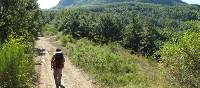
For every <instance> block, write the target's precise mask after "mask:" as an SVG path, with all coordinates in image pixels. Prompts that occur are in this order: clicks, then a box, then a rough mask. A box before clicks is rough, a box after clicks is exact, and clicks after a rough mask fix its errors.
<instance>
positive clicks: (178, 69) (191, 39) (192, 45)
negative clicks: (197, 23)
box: [159, 32, 200, 88]
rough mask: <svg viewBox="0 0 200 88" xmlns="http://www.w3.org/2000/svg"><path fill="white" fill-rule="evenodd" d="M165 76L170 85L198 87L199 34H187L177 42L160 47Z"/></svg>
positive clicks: (187, 87) (199, 67)
mask: <svg viewBox="0 0 200 88" xmlns="http://www.w3.org/2000/svg"><path fill="white" fill-rule="evenodd" d="M159 54H161V56H162V62H163V64H164V68H167V70H166V72H165V75H166V79H167V80H168V81H169V84H170V85H175V87H178V86H181V87H183V88H198V87H199V86H200V33H196V32H187V33H185V34H184V35H183V36H182V37H181V38H180V39H179V40H178V41H177V42H173V43H167V44H165V45H164V46H162V48H161V50H160V52H159Z"/></svg>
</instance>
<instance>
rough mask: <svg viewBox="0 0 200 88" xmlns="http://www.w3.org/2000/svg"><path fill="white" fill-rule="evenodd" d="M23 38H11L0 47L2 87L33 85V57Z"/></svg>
mask: <svg viewBox="0 0 200 88" xmlns="http://www.w3.org/2000/svg"><path fill="white" fill-rule="evenodd" d="M22 40H23V39H10V40H9V41H7V42H6V43H4V44H3V45H2V47H1V49H0V88H29V87H31V82H32V79H31V77H32V73H33V70H34V69H33V59H32V58H33V57H32V54H31V50H30V49H31V47H30V46H28V45H26V44H25V43H23V42H22Z"/></svg>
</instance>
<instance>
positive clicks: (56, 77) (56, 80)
mask: <svg viewBox="0 0 200 88" xmlns="http://www.w3.org/2000/svg"><path fill="white" fill-rule="evenodd" d="M53 75H54V80H55V84H56V87H57V86H58V70H57V69H54V71H53Z"/></svg>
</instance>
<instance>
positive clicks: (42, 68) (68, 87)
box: [35, 37, 95, 88]
mask: <svg viewBox="0 0 200 88" xmlns="http://www.w3.org/2000/svg"><path fill="white" fill-rule="evenodd" d="M35 48H36V49H37V50H38V51H39V54H38V56H37V58H36V62H37V63H38V65H37V66H36V71H37V72H38V74H39V84H38V86H37V88H56V87H55V83H54V78H53V71H52V70H51V69H50V60H51V57H52V55H53V53H54V50H55V49H56V46H54V45H53V44H51V43H50V42H49V41H47V39H46V38H45V37H39V39H38V40H37V41H36V46H35ZM65 59H66V62H65V68H64V69H63V77H62V85H63V86H65V88H95V87H94V86H93V85H92V82H91V80H89V78H88V77H87V76H86V75H84V74H83V73H82V72H81V71H80V70H79V69H77V68H76V67H75V66H73V65H72V64H71V62H70V61H69V60H68V58H67V56H65Z"/></svg>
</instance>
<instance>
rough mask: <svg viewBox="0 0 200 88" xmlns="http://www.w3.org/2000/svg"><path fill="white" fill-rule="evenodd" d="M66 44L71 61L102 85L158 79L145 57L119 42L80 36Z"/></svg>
mask: <svg viewBox="0 0 200 88" xmlns="http://www.w3.org/2000/svg"><path fill="white" fill-rule="evenodd" d="M67 48H68V50H69V58H70V60H71V61H72V63H73V64H75V65H76V66H78V67H81V68H82V69H83V70H84V71H86V72H88V73H89V74H92V75H93V76H94V77H95V79H96V80H97V81H98V83H102V84H103V85H105V86H109V87H117V88H118V87H129V88H131V87H133V85H134V87H138V88H142V87H152V86H153V85H156V84H155V83H156V82H155V80H158V78H157V76H159V75H157V74H158V73H156V72H155V69H154V68H153V67H152V66H151V65H149V62H148V61H147V59H144V58H139V57H136V56H134V55H131V54H130V52H128V51H127V50H124V49H123V48H122V47H120V45H117V44H110V45H96V44H95V43H93V42H91V41H89V40H87V39H80V40H78V41H77V42H76V43H75V44H72V43H68V44H67ZM140 68H141V69H140ZM143 68H146V69H143ZM149 69H151V71H149ZM157 82H158V81H157ZM156 86H158V85H156ZM154 87H155V86H154ZM152 88H153V87H152Z"/></svg>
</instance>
